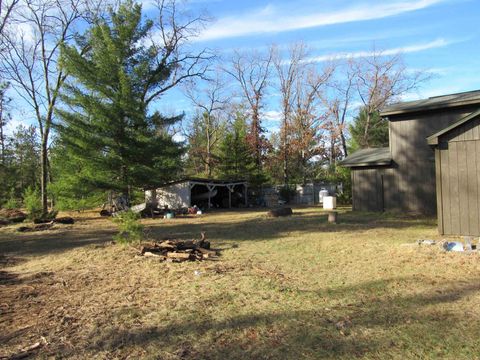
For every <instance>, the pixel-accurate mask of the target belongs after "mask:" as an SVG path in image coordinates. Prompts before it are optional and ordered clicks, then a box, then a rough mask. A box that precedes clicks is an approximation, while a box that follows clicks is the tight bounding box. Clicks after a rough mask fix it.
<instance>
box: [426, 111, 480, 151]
mask: <svg viewBox="0 0 480 360" xmlns="http://www.w3.org/2000/svg"><path fill="white" fill-rule="evenodd" d="M478 116H480V109H479V110H477V111H475V112H473V113H471V114H470V115H467V116H465V117H463V118H461V119H460V120H458V121H457V122H456V123H454V124H452V125H450V126H448V127H446V128H445V129H443V130H440V131H439V132H437V133H435V134H433V135H431V136H429V137H428V138H427V141H428V145H438V139H439V137H440V136H442V135H445V134H446V133H448V132H450V131H452V130H454V129H456V128H458V127H459V126H461V125H463V124H465V123H467V122H469V121H470V120H473V119H475V118H476V117H478Z"/></svg>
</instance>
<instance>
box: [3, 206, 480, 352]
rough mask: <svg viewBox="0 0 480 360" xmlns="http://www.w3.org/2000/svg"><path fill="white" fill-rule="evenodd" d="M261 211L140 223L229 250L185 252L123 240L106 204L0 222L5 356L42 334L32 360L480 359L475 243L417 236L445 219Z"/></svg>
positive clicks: (153, 232) (157, 234)
mask: <svg viewBox="0 0 480 360" xmlns="http://www.w3.org/2000/svg"><path fill="white" fill-rule="evenodd" d="M264 214H265V211H240V212H222V213H210V214H206V215H204V216H202V217H199V218H185V219H181V218H178V219H174V220H163V219H153V220H152V219H150V220H144V223H145V225H147V230H148V234H149V235H148V236H149V237H151V238H163V237H168V236H172V237H175V238H193V237H198V236H199V233H200V231H201V230H204V231H206V233H207V238H208V239H209V240H210V241H211V242H212V246H213V247H215V248H219V249H221V256H220V259H219V260H218V261H204V262H193V263H182V264H174V263H161V262H158V261H156V260H155V259H153V258H139V257H135V254H134V251H133V250H132V249H131V248H129V247H122V246H120V245H112V244H111V243H110V240H111V239H112V235H113V234H114V233H115V226H114V225H113V224H112V223H111V221H110V220H107V219H101V218H97V217H95V216H92V217H90V218H88V217H85V216H84V217H82V219H81V220H80V221H77V223H76V224H75V225H58V226H57V228H56V229H53V230H49V231H45V232H41V233H34V234H19V233H15V232H14V229H13V228H12V227H6V228H3V229H1V230H0V254H2V255H1V257H0V358H2V356H3V357H7V358H8V357H9V356H11V355H13V354H19V353H20V352H21V350H22V349H25V348H27V347H28V346H31V345H32V344H35V343H36V342H39V341H45V342H46V344H44V343H43V342H42V346H39V347H38V348H37V349H35V350H33V351H31V352H30V354H29V355H30V356H31V357H33V358H40V359H41V358H59V359H61V358H69V359H331V358H343V359H351V358H363V359H408V358H410V359H438V358H442V359H475V358H479V357H480V355H479V354H480V279H479V275H480V255H478V254H476V255H467V254H459V253H445V252H443V251H442V250H441V249H440V248H439V247H437V246H418V245H415V244H414V243H415V241H416V240H417V239H421V238H429V239H441V238H440V237H439V236H438V235H437V232H436V228H435V220H434V219H423V218H414V217H398V216H396V217H395V216H391V215H374V214H358V213H352V212H349V211H347V210H344V211H343V212H342V213H341V214H340V216H339V220H340V222H339V224H337V225H332V224H328V223H326V215H325V214H323V213H322V212H321V210H319V209H317V208H302V209H295V215H294V216H292V217H288V218H278V219H269V218H266V217H265V215H264ZM198 272H199V275H198ZM196 273H197V274H196ZM42 337H43V338H42ZM42 339H44V340H42Z"/></svg>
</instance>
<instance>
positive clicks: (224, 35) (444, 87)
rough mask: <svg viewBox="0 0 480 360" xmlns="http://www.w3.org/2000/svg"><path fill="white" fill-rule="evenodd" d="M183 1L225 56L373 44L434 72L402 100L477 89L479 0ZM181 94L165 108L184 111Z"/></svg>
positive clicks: (339, 52)
mask: <svg viewBox="0 0 480 360" xmlns="http://www.w3.org/2000/svg"><path fill="white" fill-rule="evenodd" d="M144 2H146V3H147V4H146V5H148V0H145V1H144ZM188 6H189V7H190V10H191V11H192V12H193V13H195V12H198V11H205V12H206V13H208V14H209V15H210V16H211V17H212V18H213V21H212V22H211V23H210V24H209V26H208V27H207V29H205V31H204V32H203V33H202V34H201V36H200V38H199V39H198V40H197V44H196V46H198V47H209V48H212V49H215V50H217V51H219V53H220V54H223V55H225V56H228V54H229V53H230V52H232V51H233V50H234V49H240V50H245V49H254V48H259V49H262V48H266V47H267V46H269V45H270V44H277V45H279V46H282V45H284V46H288V45H289V44H291V43H294V42H296V41H303V42H304V43H305V44H307V46H308V47H309V49H310V53H311V56H313V57H316V58H318V60H319V61H320V62H319V64H321V60H324V59H326V58H329V57H332V56H335V57H337V58H338V57H342V56H348V55H352V54H353V55H360V54H363V53H369V52H370V51H372V49H373V48H374V47H375V48H376V49H381V50H383V51H385V52H386V53H387V54H388V53H392V54H393V53H395V52H401V53H403V55H404V59H405V62H406V64H407V66H408V67H409V68H410V69H412V70H419V69H423V70H425V71H429V72H431V73H432V74H434V77H433V79H432V80H431V81H429V82H428V83H426V84H424V85H423V86H422V88H421V89H419V90H418V91H417V92H415V93H412V94H408V95H406V96H405V99H406V100H412V99H417V98H423V97H429V96H435V95H442V94H447V93H455V92H462V91H469V90H476V89H480V46H479V44H480V29H479V27H478V23H479V20H480V1H478V0H391V1H378V0H360V1H347V0H336V1H331V0H297V1H285V0H275V1H264V0H263V1H262V0H256V1H252V0H244V1H231V0H210V1H208V0H196V1H195V0H193V1H190V4H189V5H188ZM180 98H181V95H179V94H178V93H175V92H173V93H171V94H170V95H168V96H166V97H165V98H164V99H163V100H164V104H163V107H164V108H165V109H171V108H172V107H171V103H172V102H173V101H175V104H176V107H177V108H178V105H181V104H184V105H185V106H186V109H185V110H186V111H187V113H188V112H189V110H190V109H188V105H187V102H186V101H182V100H180ZM269 106H270V108H271V109H273V108H274V107H275V104H274V103H270V104H269Z"/></svg>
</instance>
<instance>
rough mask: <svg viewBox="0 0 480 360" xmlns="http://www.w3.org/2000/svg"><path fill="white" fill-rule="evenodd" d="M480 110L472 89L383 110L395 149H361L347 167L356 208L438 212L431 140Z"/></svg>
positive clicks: (478, 96) (479, 95)
mask: <svg viewBox="0 0 480 360" xmlns="http://www.w3.org/2000/svg"><path fill="white" fill-rule="evenodd" d="M479 107H480V91H470V92H466V93H459V94H451V95H443V96H436V97H431V98H428V99H424V100H418V101H409V102H403V103H398V104H393V105H391V106H388V107H386V108H385V109H383V110H382V112H381V113H380V115H381V116H382V117H383V118H384V119H385V120H386V121H388V125H389V147H388V148H382V149H366V150H360V151H358V152H355V153H353V154H351V155H350V156H348V157H347V158H346V159H345V160H344V161H343V162H342V163H341V164H342V165H344V166H347V167H350V168H352V186H353V189H352V190H353V191H352V193H353V209H354V210H362V211H401V212H412V213H419V214H426V215H433V214H435V213H436V211H437V204H436V190H435V189H436V182H435V155H434V151H433V150H432V148H431V147H430V146H429V145H428V143H427V140H426V139H427V137H429V136H431V135H432V134H435V133H437V132H439V131H441V130H443V129H445V128H447V127H449V126H450V125H452V124H455V123H457V122H458V121H459V120H460V119H462V118H465V117H466V116H469V115H471V114H472V113H474V112H476V111H477V110H478V109H479Z"/></svg>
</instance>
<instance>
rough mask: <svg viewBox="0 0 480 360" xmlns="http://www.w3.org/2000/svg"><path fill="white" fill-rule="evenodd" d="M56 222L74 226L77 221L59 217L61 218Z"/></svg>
mask: <svg viewBox="0 0 480 360" xmlns="http://www.w3.org/2000/svg"><path fill="white" fill-rule="evenodd" d="M54 221H55V222H56V223H59V224H66V225H72V224H74V223H75V220H74V219H73V218H72V217H70V216H64V217H59V218H56V219H55V220H54Z"/></svg>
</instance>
